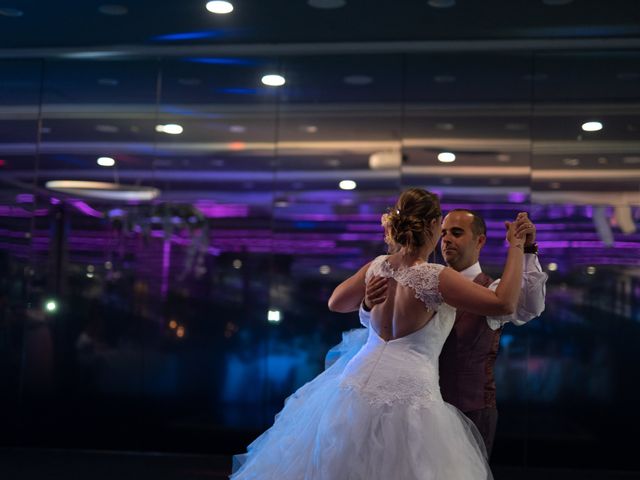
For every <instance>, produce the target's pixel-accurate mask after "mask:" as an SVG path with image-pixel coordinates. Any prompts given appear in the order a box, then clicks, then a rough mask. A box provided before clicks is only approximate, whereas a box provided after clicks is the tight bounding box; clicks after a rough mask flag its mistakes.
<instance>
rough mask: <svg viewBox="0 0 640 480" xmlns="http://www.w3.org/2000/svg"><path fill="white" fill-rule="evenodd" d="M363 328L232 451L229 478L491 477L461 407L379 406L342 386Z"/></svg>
mask: <svg viewBox="0 0 640 480" xmlns="http://www.w3.org/2000/svg"><path fill="white" fill-rule="evenodd" d="M349 335H351V338H350V337H349ZM361 335H366V330H365V331H364V333H362V330H356V331H354V332H352V333H347V334H345V339H344V341H343V342H342V344H340V345H341V346H340V348H342V351H341V352H340V355H339V356H338V357H337V360H336V361H335V363H333V364H332V365H331V366H330V367H329V368H328V369H327V370H325V371H324V372H323V373H321V374H320V375H319V376H317V377H316V378H315V379H314V380H312V381H311V382H309V383H307V384H306V385H304V386H303V387H301V388H300V389H299V390H298V391H296V392H295V393H294V394H293V395H291V396H290V397H289V398H288V399H287V400H286V402H285V406H284V408H283V409H282V411H281V412H280V413H279V414H278V415H276V419H275V423H274V425H273V426H272V427H271V428H270V429H269V430H267V431H266V432H265V433H264V434H262V435H261V436H260V437H258V438H257V439H256V440H255V441H254V442H253V443H252V444H251V445H249V447H248V449H247V453H246V454H243V455H237V456H235V457H234V467H233V472H234V473H233V474H232V476H231V478H232V479H234V480H248V479H261V480H303V479H304V480H377V479H379V480H396V479H397V480H414V479H415V480H467V479H468V480H485V479H491V478H492V476H491V472H490V470H489V467H488V465H487V462H486V455H485V452H484V447H483V444H482V440H481V438H480V435H479V433H478V432H477V430H476V428H475V426H474V425H473V424H472V423H471V421H470V420H468V419H467V418H466V417H465V416H464V415H463V414H462V413H460V412H459V411H458V410H457V409H456V408H455V407H453V406H451V405H449V404H447V403H445V402H443V401H441V400H434V401H430V402H419V403H406V402H396V403H391V404H383V405H375V404H372V403H371V402H370V401H369V399H368V398H367V397H366V396H364V395H363V394H362V393H361V392H359V391H358V390H355V389H345V388H343V387H341V375H342V372H343V370H344V367H345V365H346V364H347V362H348V361H349V360H350V358H351V357H352V356H353V354H354V353H355V352H354V351H353V350H356V347H357V346H358V344H359V345H362V338H361V337H360V336H361ZM356 351H357V350H356Z"/></svg>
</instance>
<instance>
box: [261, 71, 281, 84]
mask: <svg viewBox="0 0 640 480" xmlns="http://www.w3.org/2000/svg"><path fill="white" fill-rule="evenodd" d="M261 81H262V83H263V84H265V85H268V86H270V87H281V86H282V85H284V84H285V83H286V80H285V79H284V77H283V76H282V75H275V74H270V75H265V76H263V77H262V79H261Z"/></svg>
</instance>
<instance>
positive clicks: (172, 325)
mask: <svg viewBox="0 0 640 480" xmlns="http://www.w3.org/2000/svg"><path fill="white" fill-rule="evenodd" d="M169 328H170V329H171V330H175V329H176V328H178V322H176V321H175V320H171V321H170V322H169Z"/></svg>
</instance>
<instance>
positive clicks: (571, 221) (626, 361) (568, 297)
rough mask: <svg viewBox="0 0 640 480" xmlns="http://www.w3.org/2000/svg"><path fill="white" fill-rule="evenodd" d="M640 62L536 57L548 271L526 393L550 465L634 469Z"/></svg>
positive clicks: (538, 159) (542, 237) (639, 418)
mask: <svg viewBox="0 0 640 480" xmlns="http://www.w3.org/2000/svg"><path fill="white" fill-rule="evenodd" d="M639 64H640V53H639V52H637V51H625V52H584V53H555V54H551V53H550V54H539V55H537V56H536V59H535V65H536V76H537V77H538V78H539V79H540V81H539V82H537V83H536V89H535V110H534V125H533V152H534V155H533V175H532V178H533V193H532V201H533V203H534V206H533V209H534V211H535V216H536V218H538V219H539V225H538V231H539V235H538V238H539V242H538V243H539V245H540V248H541V251H542V252H544V255H543V256H542V257H541V258H543V259H544V260H543V264H544V266H545V268H546V269H547V271H548V272H549V275H550V278H549V282H548V288H547V308H546V311H545V314H544V316H543V318H542V319H541V320H542V321H540V322H536V323H535V324H532V325H531V328H530V329H529V332H530V333H531V344H530V354H529V363H528V366H527V369H526V373H527V376H526V392H527V396H528V398H529V402H530V411H531V418H530V421H529V436H530V438H531V442H530V445H531V448H530V455H531V458H532V459H533V458H541V456H540V452H542V451H543V450H544V451H545V452H557V454H556V455H547V454H545V455H544V462H545V463H546V464H562V465H563V466H572V465H580V466H581V467H589V466H600V467H601V466H611V465H617V466H618V467H619V468H625V467H626V466H633V464H634V460H632V459H633V458H634V456H633V454H632V453H631V447H630V444H629V442H628V438H629V437H628V432H631V431H636V430H637V429H638V426H640V414H639V413H638V411H637V409H636V408H634V407H632V405H635V404H636V403H637V401H638V399H639V398H640V389H639V388H638V385H637V382H636V381H635V379H636V378H637V377H638V374H637V367H636V362H634V361H633V360H632V358H633V356H634V348H635V345H637V344H638V342H639V341H640V327H639V324H638V319H639V318H640V313H639V311H638V298H640V297H639V296H638V293H639V292H640V290H639V283H638V267H639V266H640V234H639V233H638V231H637V221H638V219H639V218H640V208H639V207H638V205H639V204H640V192H639V189H638V186H639V185H640V168H639V166H638V165H639V164H640V143H639V142H638V138H639V136H638V131H640V116H639V112H640V103H639V100H640V97H639V94H638V92H639V91H640V90H639V89H638V85H639V83H638V82H639V80H640V74H638V68H637V67H638V65H639ZM587 122H599V124H600V126H599V125H597V124H595V123H590V124H588V123H587ZM599 127H601V128H600V129H598V128H599ZM602 412H606V413H605V414H602ZM560 452H562V453H560ZM636 467H637V465H636Z"/></svg>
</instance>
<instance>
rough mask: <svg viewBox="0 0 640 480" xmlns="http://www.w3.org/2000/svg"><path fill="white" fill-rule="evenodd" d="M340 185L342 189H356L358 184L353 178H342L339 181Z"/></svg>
mask: <svg viewBox="0 0 640 480" xmlns="http://www.w3.org/2000/svg"><path fill="white" fill-rule="evenodd" d="M339 186H340V189H341V190H354V189H355V188H356V187H357V184H356V182H354V181H353V180H342V181H341V182H340V183H339Z"/></svg>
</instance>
